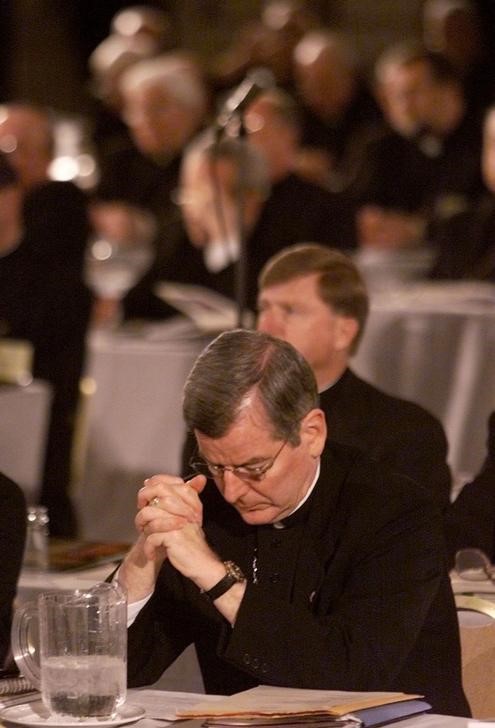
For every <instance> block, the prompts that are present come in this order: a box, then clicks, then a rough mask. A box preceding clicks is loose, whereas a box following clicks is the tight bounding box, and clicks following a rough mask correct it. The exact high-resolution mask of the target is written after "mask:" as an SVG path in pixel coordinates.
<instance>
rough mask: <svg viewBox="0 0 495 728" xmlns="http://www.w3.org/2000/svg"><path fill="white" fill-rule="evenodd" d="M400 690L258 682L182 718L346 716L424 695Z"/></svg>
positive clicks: (185, 712)
mask: <svg viewBox="0 0 495 728" xmlns="http://www.w3.org/2000/svg"><path fill="white" fill-rule="evenodd" d="M421 697H422V696H421V695H407V694H406V693H397V692H393V693H392V692H354V691H352V692H349V691H339V690H303V689H297V688H279V687H272V686H270V685H258V687H256V688H252V689H251V690H245V691H244V692H241V693H236V694H235V695H231V696H229V697H228V698H225V699H224V700H221V701H218V702H215V703H208V702H206V701H202V702H200V703H198V704H197V705H194V706H193V707H192V708H188V709H186V710H184V709H180V710H178V711H177V715H178V716H179V717H181V718H208V719H210V718H215V719H216V718H226V717H229V716H230V717H232V718H240V717H244V718H254V719H256V718H259V717H272V718H280V717H287V716H291V717H292V716H306V717H308V718H311V717H312V716H315V715H328V716H334V717H335V716H337V717H338V716H344V715H348V714H349V713H354V712H355V711H357V710H362V709H364V708H374V707H376V706H381V705H387V704H390V703H396V702H401V701H406V700H413V699H416V698H421Z"/></svg>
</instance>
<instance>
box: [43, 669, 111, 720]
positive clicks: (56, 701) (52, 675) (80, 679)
mask: <svg viewBox="0 0 495 728" xmlns="http://www.w3.org/2000/svg"><path fill="white" fill-rule="evenodd" d="M41 680H42V694H43V699H44V702H46V703H47V706H46V707H47V708H48V709H49V710H50V712H52V713H54V714H56V715H70V716H72V717H75V718H83V717H85V718H87V717H98V718H103V717H109V718H110V717H113V716H115V715H116V713H117V709H118V708H119V706H120V705H122V704H123V703H124V701H125V697H126V665H125V662H124V661H123V660H122V659H121V658H118V657H111V656H107V655H81V656H74V655H70V656H68V655H64V656H56V657H45V659H44V660H43V670H42V678H41Z"/></svg>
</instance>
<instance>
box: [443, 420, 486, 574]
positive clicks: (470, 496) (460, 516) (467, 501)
mask: <svg viewBox="0 0 495 728" xmlns="http://www.w3.org/2000/svg"><path fill="white" fill-rule="evenodd" d="M446 524H447V545H448V549H449V556H450V560H451V564H452V565H453V564H454V562H455V555H456V552H457V551H458V550H459V549H465V548H477V549H481V550H482V551H484V552H485V553H486V555H487V556H488V558H489V559H490V561H491V562H492V563H495V412H492V413H491V415H490V417H489V420H488V438H487V456H486V459H485V461H484V463H483V465H482V467H481V469H480V471H479V473H478V474H477V475H476V477H475V478H474V479H473V481H472V482H471V483H467V484H466V485H465V486H464V487H463V488H462V490H461V492H460V493H459V495H458V496H457V498H456V499H455V501H454V502H453V503H452V504H451V505H450V508H449V510H448V511H447V517H446Z"/></svg>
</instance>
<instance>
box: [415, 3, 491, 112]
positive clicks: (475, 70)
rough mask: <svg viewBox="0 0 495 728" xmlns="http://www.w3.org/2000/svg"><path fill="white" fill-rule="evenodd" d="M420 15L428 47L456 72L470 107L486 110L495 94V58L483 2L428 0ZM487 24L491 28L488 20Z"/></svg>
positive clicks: (424, 38) (425, 42)
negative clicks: (442, 57)
mask: <svg viewBox="0 0 495 728" xmlns="http://www.w3.org/2000/svg"><path fill="white" fill-rule="evenodd" d="M421 13H422V31H423V41H424V44H425V46H426V47H427V48H428V50H430V51H433V52H434V53H440V54H441V55H443V56H445V58H447V59H448V60H449V61H450V63H452V65H453V66H454V68H456V69H457V71H458V73H459V75H460V76H461V78H462V80H463V82H464V88H465V92H466V98H467V101H468V104H469V106H470V107H472V108H473V107H474V108H476V109H480V110H482V109H486V107H487V106H488V104H489V103H490V102H491V101H492V100H493V98H494V93H495V85H494V77H493V73H494V61H495V57H494V54H493V49H492V48H490V42H489V38H490V36H489V33H487V32H486V30H487V29H486V28H485V18H484V14H483V12H482V7H481V6H480V3H477V2H473V0H425V2H424V3H423V7H422V9H421ZM486 25H487V27H488V28H490V27H491V24H490V18H489V17H487V18H486Z"/></svg>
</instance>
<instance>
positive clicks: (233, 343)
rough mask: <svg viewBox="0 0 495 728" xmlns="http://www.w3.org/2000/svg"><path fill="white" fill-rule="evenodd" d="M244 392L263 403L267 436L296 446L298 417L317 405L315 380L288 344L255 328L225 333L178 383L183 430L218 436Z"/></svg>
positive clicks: (233, 416)
mask: <svg viewBox="0 0 495 728" xmlns="http://www.w3.org/2000/svg"><path fill="white" fill-rule="evenodd" d="M250 395H255V396H256V397H257V398H258V399H259V401H260V402H261V404H262V405H263V407H264V410H265V413H266V415H267V417H268V420H269V422H270V424H271V426H272V428H273V430H272V435H273V437H274V438H275V439H281V440H287V441H288V442H290V443H291V444H293V445H298V444H299V428H300V423H301V421H302V419H303V418H304V417H305V415H306V414H307V413H308V412H310V411H311V410H312V409H314V408H315V407H318V390H317V386H316V380H315V377H314V375H313V372H312V370H311V368H310V366H309V364H308V363H307V362H306V360H305V359H304V358H303V357H302V356H301V354H299V352H297V351H296V350H295V349H294V347H293V346H291V345H290V344H288V343H287V342H285V341H282V340H281V339H276V338H275V337H273V336H270V335H269V334H265V333H262V332H260V331H247V330H244V329H236V330H234V331H227V332H225V333H223V334H220V336H217V338H216V339H214V340H213V341H212V342H211V344H209V345H208V346H207V347H206V349H205V350H204V351H203V352H202V353H201V354H200V356H199V357H198V359H197V360H196V363H195V364H194V366H193V368H192V370H191V372H190V374H189V377H188V378H187V381H186V384H185V386H184V399H183V412H184V419H185V421H186V425H187V427H188V429H189V430H190V431H191V432H192V431H193V430H198V431H199V432H201V433H203V434H204V435H206V436H207V437H211V438H219V437H223V435H225V434H226V433H227V432H228V430H229V429H230V428H231V427H232V425H233V424H234V423H235V422H236V421H237V419H238V417H239V415H240V414H241V411H242V409H243V408H244V407H245V406H246V404H247V400H248V398H249V396H250Z"/></svg>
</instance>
